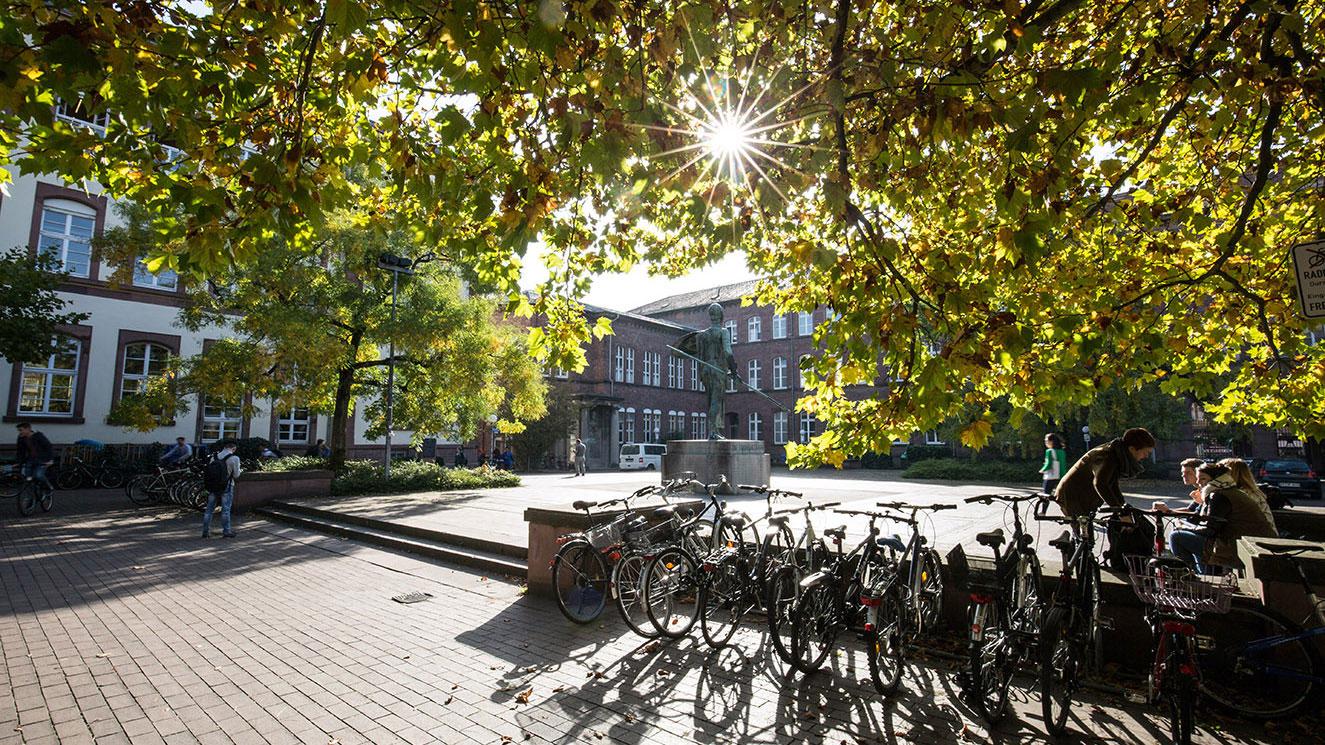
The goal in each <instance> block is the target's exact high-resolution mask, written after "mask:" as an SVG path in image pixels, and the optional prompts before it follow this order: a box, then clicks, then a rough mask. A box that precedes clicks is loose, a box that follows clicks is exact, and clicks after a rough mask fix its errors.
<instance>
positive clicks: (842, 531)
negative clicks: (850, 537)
mask: <svg viewBox="0 0 1325 745" xmlns="http://www.w3.org/2000/svg"><path fill="white" fill-rule="evenodd" d="M824 535H827V536H832V537H833V538H836V539H837V540H839V541H845V540H846V539H847V526H845V525H843V526H841V527H840V528H829V529H827V530H825V531H824Z"/></svg>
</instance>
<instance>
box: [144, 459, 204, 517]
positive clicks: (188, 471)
mask: <svg viewBox="0 0 1325 745" xmlns="http://www.w3.org/2000/svg"><path fill="white" fill-rule="evenodd" d="M201 469H202V467H201V466H198V465H189V466H187V467H184V468H174V469H169V470H167V469H165V468H161V467H159V466H158V467H157V468H156V470H155V471H154V472H152V473H145V474H141V475H138V476H135V477H133V478H131V479H129V481H128V482H127V483H125V485H124V493H125V494H126V495H127V496H128V497H129V501H131V502H133V503H134V504H135V505H138V506H139V507H143V506H146V505H149V504H157V503H159V502H171V503H174V504H178V505H180V506H181V507H191V508H194V509H202V507H203V505H205V504H206V503H207V492H206V490H205V489H203V487H202V470H201Z"/></svg>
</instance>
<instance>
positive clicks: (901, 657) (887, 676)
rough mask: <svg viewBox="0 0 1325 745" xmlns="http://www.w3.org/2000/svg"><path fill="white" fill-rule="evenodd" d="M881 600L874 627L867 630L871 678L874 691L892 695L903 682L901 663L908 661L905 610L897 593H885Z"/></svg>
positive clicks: (866, 644) (866, 642)
mask: <svg viewBox="0 0 1325 745" xmlns="http://www.w3.org/2000/svg"><path fill="white" fill-rule="evenodd" d="M879 601H880V604H879V614H878V616H877V621H876V622H875V625H874V629H873V630H872V631H866V632H865V650H866V651H867V652H868V654H869V658H870V660H869V661H870V680H871V681H873V682H874V690H876V691H878V692H879V693H880V694H881V695H884V696H891V695H893V694H894V693H896V692H897V686H898V685H899V684H900V683H901V682H902V666H903V665H905V664H906V647H905V646H904V643H903V640H902V618H903V613H904V612H905V611H904V610H903V608H902V601H901V598H899V597H898V596H897V593H896V592H886V593H884V594H883V596H882V597H881V598H880V599H879Z"/></svg>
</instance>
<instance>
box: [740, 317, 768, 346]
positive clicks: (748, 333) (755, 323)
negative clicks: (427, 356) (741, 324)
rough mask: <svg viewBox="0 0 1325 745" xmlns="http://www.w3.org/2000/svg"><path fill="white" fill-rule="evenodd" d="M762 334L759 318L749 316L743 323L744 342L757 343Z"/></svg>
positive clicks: (762, 323)
mask: <svg viewBox="0 0 1325 745" xmlns="http://www.w3.org/2000/svg"><path fill="white" fill-rule="evenodd" d="M763 333H764V322H763V321H762V320H760V318H759V316H750V318H749V319H747V320H746V322H745V339H746V341H759V339H760V338H761V337H762V336H763Z"/></svg>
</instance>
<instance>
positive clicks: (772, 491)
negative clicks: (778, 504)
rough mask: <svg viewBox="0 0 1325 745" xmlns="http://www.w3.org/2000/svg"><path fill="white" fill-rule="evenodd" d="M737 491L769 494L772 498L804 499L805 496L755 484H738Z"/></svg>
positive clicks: (796, 492)
mask: <svg viewBox="0 0 1325 745" xmlns="http://www.w3.org/2000/svg"><path fill="white" fill-rule="evenodd" d="M736 488H737V489H741V490H743V491H748V492H752V493H754V494H767V495H769V496H771V497H777V496H781V497H798V498H799V497H804V496H805V495H804V494H802V493H800V492H798V491H787V490H786V489H774V488H772V487H768V486H755V485H754V484H737V485H736Z"/></svg>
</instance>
